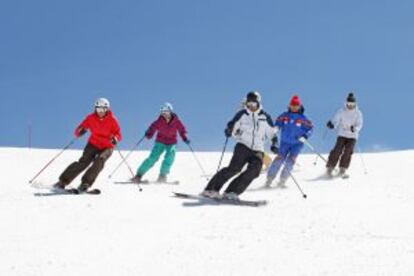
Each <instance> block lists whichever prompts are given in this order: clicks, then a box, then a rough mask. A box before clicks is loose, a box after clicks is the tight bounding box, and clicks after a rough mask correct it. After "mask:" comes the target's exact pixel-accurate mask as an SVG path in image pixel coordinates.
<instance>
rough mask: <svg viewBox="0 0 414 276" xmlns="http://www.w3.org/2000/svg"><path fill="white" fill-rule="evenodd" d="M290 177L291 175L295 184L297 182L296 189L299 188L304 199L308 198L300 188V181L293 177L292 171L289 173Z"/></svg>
mask: <svg viewBox="0 0 414 276" xmlns="http://www.w3.org/2000/svg"><path fill="white" fill-rule="evenodd" d="M289 175H290V178H292V180H293V182H295V184H296V187H298V189H299V192H300V193H301V194H302V197H303V198H307V197H308V196H307V195H306V194H305V193H304V192H303V190H302V188H301V187H300V185H299V183H298V181H297V180H296V178H295V177H294V176H293V174H292V173H291V172H290V171H289Z"/></svg>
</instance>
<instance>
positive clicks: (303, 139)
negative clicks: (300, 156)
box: [298, 136, 307, 143]
mask: <svg viewBox="0 0 414 276" xmlns="http://www.w3.org/2000/svg"><path fill="white" fill-rule="evenodd" d="M298 140H299V141H300V142H301V143H306V141H307V139H306V137H305V136H301V137H299V139H298Z"/></svg>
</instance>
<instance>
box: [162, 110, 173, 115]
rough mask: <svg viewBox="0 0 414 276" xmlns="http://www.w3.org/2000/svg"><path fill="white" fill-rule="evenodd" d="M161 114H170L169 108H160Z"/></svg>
mask: <svg viewBox="0 0 414 276" xmlns="http://www.w3.org/2000/svg"><path fill="white" fill-rule="evenodd" d="M161 114H165V115H168V114H171V111H170V110H161Z"/></svg>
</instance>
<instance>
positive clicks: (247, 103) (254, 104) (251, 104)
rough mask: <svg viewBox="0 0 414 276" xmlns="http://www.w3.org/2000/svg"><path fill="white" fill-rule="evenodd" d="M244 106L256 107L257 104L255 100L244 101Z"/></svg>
mask: <svg viewBox="0 0 414 276" xmlns="http://www.w3.org/2000/svg"><path fill="white" fill-rule="evenodd" d="M246 106H247V107H249V108H257V107H258V106H259V104H258V103H257V102H246Z"/></svg>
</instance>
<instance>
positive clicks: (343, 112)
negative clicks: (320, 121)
mask: <svg viewBox="0 0 414 276" xmlns="http://www.w3.org/2000/svg"><path fill="white" fill-rule="evenodd" d="M363 122H364V119H363V116H362V112H361V111H360V110H359V108H358V106H357V107H355V109H353V110H349V109H348V108H346V107H342V108H341V109H339V110H338V111H337V112H336V114H335V117H334V118H333V119H332V123H333V125H334V126H335V129H336V130H337V133H338V136H341V137H345V138H353V139H358V137H359V132H360V131H361V129H362V126H363ZM351 126H353V128H354V131H353V132H352V130H351Z"/></svg>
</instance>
